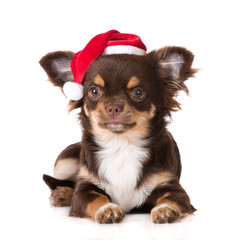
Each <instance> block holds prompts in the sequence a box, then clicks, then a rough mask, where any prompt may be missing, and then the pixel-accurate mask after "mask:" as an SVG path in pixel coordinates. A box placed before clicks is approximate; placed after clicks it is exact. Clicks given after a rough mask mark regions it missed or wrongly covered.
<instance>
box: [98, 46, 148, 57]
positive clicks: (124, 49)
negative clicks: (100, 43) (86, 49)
mask: <svg viewBox="0 0 240 240" xmlns="http://www.w3.org/2000/svg"><path fill="white" fill-rule="evenodd" d="M145 53H146V52H145V51H144V50H143V49H141V48H138V47H134V46H130V45H116V46H108V47H106V48H105V50H104V52H103V54H102V55H111V54H134V55H144V54H145Z"/></svg>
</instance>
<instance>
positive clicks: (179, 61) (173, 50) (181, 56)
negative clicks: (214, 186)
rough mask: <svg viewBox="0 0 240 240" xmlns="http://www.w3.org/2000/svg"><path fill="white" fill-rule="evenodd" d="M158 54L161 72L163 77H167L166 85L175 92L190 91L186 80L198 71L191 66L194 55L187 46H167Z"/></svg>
mask: <svg viewBox="0 0 240 240" xmlns="http://www.w3.org/2000/svg"><path fill="white" fill-rule="evenodd" d="M157 56H158V62H159V67H160V68H159V74H160V77H161V79H165V85H166V86H167V87H168V88H170V89H171V90H172V91H173V92H175V93H177V91H180V90H184V91H185V92H186V93H188V88H187V87H186V85H185V84H184V81H185V80H187V79H188V78H189V77H193V76H194V73H196V70H195V69H192V68H191V66H192V62H193V59H194V55H193V54H192V53H191V52H190V51H189V50H187V49H186V48H182V47H165V48H161V49H159V50H158V51H157Z"/></svg>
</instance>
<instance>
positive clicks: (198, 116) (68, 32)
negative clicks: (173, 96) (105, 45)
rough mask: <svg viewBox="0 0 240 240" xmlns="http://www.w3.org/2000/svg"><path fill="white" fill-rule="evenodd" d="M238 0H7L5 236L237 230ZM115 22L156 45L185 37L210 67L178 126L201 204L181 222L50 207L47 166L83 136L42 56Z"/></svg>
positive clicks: (0, 64)
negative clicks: (99, 219) (119, 219)
mask: <svg viewBox="0 0 240 240" xmlns="http://www.w3.org/2000/svg"><path fill="white" fill-rule="evenodd" d="M239 9H240V7H239V5H238V1H232V0H228V1H221V0H219V1H170V0H169V1H166V0H164V1H160V0H158V1H151V0H149V1H140V0H138V1H124V0H122V1H104V0H101V1H90V0H89V1H87V0H86V1H71V0H68V1H61V0H58V1H51V0H48V1H44V0H41V1H26V0H21V1H10V0H9V1H1V3H0V26H1V28H0V77H1V80H0V112H1V117H0V121H1V125H0V137H1V159H0V161H1V165H0V166H1V168H0V170H1V173H0V178H1V179H0V180H1V181H0V184H1V195H0V208H1V211H0V219H1V225H0V235H2V236H0V238H1V239H194V240H195V239H240V234H239V227H240V220H239V214H240V211H239V203H240V199H239V183H240V181H239V167H238V165H239V164H238V163H239V160H240V157H239V148H240V146H239V134H240V131H239V130H240V129H239V120H240V114H239V87H240V84H239V82H240V79H239V69H240V47H239V46H240V34H239V29H240V27H239V25H240V15H239ZM110 29H117V30H119V31H120V32H129V33H135V34H138V35H139V36H141V38H142V40H143V41H144V43H145V44H146V45H147V47H148V51H151V50H153V49H156V48H160V47H163V46H165V45H178V46H184V47H187V48H188V49H189V50H191V51H192V52H193V53H194V54H195V62H194V67H195V68H200V69H201V71H199V73H198V74H197V77H196V78H193V79H190V80H189V81H188V87H189V89H190V95H191V96H190V97H187V96H186V95H184V94H183V93H182V94H180V96H179V98H178V100H179V101H180V102H181V103H182V104H183V106H182V107H183V111H180V112H177V113H175V114H174V115H173V122H172V124H171V125H170V126H169V129H170V130H171V132H172V134H173V135H174V137H175V139H176V141H177V143H178V145H179V148H180V151H181V155H182V164H183V172H182V178H181V183H182V185H183V187H184V188H185V189H186V191H187V192H188V194H189V195H190V197H191V200H192V203H193V205H194V206H195V207H196V208H197V209H198V211H197V212H196V214H195V215H194V216H190V217H188V218H186V219H184V220H182V221H181V222H180V223H175V224H168V225H154V224H152V223H151V221H150V215H130V216H129V215H128V216H127V217H126V218H125V220H124V221H123V223H121V224H118V225H117V224H115V225H107V226H103V225H98V224H95V223H93V222H91V221H89V220H82V219H77V218H71V217H68V216H67V215H68V210H69V209H68V208H61V209H56V208H52V207H50V205H49V202H48V196H49V194H50V192H49V190H48V188H47V186H46V185H44V183H43V181H42V179H41V178H42V174H43V173H48V174H52V170H53V165H54V161H55V159H56V157H57V155H58V154H59V153H60V151H61V150H62V149H63V148H65V147H66V146H67V145H69V144H71V143H73V142H76V141H78V140H80V138H81V130H80V127H79V124H78V123H77V121H76V117H75V114H74V113H72V114H70V115H68V114H67V113H66V109H67V100H66V99H65V98H64V96H63V95H62V94H61V92H60V91H59V90H58V89H57V88H54V87H52V86H51V84H50V83H49V82H47V81H46V79H47V76H46V74H45V73H44V71H43V70H42V69H41V68H40V66H39V64H38V61H39V59H40V58H41V57H42V56H43V55H45V54H46V53H48V52H51V51H56V50H72V51H75V52H76V51H79V50H81V49H82V48H83V47H84V46H85V45H86V44H87V42H88V41H89V40H90V39H91V38H92V37H93V36H95V35H96V34H98V33H101V32H105V31H108V30H110Z"/></svg>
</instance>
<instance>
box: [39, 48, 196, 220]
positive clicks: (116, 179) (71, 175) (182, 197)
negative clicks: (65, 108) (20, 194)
mask: <svg viewBox="0 0 240 240" xmlns="http://www.w3.org/2000/svg"><path fill="white" fill-rule="evenodd" d="M73 56H74V53H72V52H53V53H49V54H47V55H46V56H44V57H43V58H42V59H41V60H40V64H41V66H42V67H43V68H44V70H45V71H46V73H47V74H48V76H49V79H50V81H51V82H52V83H53V84H54V85H56V86H59V87H60V88H62V87H63V85H64V83H65V82H67V81H73V75H72V72H71V68H70V64H71V61H72V58H73ZM193 58H194V56H193V54H192V53H191V52H190V51H188V50H186V49H185V48H181V47H165V48H162V49H159V50H157V51H152V52H150V53H148V54H146V55H143V56H137V55H131V54H130V55H126V54H121V55H118V54H113V55H107V56H99V57H98V58H97V59H96V60H95V61H94V62H93V63H92V64H91V66H90V67H89V69H88V71H87V73H86V76H85V78H84V83H83V85H84V96H83V98H82V99H80V100H78V101H70V110H73V109H76V108H81V112H80V115H79V118H80V121H81V124H82V126H83V137H82V141H81V142H79V143H76V144H73V145H70V146H69V147H67V148H66V149H65V150H63V152H62V153H61V154H60V155H59V157H58V158H57V161H56V163H55V168H54V178H52V177H50V176H47V175H44V180H45V182H46V183H47V184H48V186H49V187H50V188H51V190H52V195H51V198H50V199H51V202H52V204H53V205H55V206H66V205H71V210H70V215H71V216H76V217H81V218H91V219H93V220H95V221H97V222H99V223H115V222H120V221H121V220H122V219H123V218H124V215H125V213H128V212H134V211H138V212H150V213H151V218H152V221H153V222H154V223H170V222H173V221H175V220H176V219H178V218H181V217H183V216H185V215H186V214H189V213H193V212H194V211H195V208H194V207H193V206H192V205H191V203H190V199H189V197H188V195H187V193H186V192H185V190H184V189H183V188H182V187H181V185H180V184H179V179H180V174H181V162H180V154H179V151H178V147H177V144H176V142H175V141H174V139H173V137H172V135H171V134H170V133H169V132H168V131H167V129H166V125H167V120H166V117H167V116H171V112H172V111H176V110H177V109H179V108H180V105H179V103H178V102H177V101H176V100H175V97H176V95H177V93H178V91H180V90H184V91H185V92H188V89H187V87H186V85H185V84H184V81H185V80H186V79H187V78H189V77H193V75H194V73H195V72H196V71H195V70H194V69H192V68H191V65H192V61H193Z"/></svg>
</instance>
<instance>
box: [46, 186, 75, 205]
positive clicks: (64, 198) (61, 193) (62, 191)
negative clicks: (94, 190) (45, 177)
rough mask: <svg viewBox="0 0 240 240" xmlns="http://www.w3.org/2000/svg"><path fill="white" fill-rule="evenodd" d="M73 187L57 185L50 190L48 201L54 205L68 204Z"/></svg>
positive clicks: (69, 203)
mask: <svg viewBox="0 0 240 240" xmlns="http://www.w3.org/2000/svg"><path fill="white" fill-rule="evenodd" d="M72 195H73V189H72V188H70V187H57V188H56V189H55V190H53V191H52V194H51V197H50V203H51V204H52V205H53V206H56V207H63V206H70V205H71V200H72Z"/></svg>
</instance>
